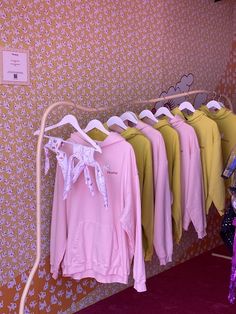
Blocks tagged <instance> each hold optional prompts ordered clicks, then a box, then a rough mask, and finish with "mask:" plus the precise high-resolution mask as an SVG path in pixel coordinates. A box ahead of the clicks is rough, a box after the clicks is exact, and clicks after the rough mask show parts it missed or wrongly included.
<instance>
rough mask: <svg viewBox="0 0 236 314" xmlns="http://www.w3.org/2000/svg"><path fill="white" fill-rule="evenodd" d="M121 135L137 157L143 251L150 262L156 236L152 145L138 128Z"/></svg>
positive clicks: (125, 131) (130, 129)
mask: <svg viewBox="0 0 236 314" xmlns="http://www.w3.org/2000/svg"><path fill="white" fill-rule="evenodd" d="M120 135H121V136H122V137H124V138H125V139H126V141H127V142H129V143H130V144H131V145H132V147H133V150H134V153H135V157H136V163H137V168H138V174H139V184H140V195H141V208H142V235H143V249H144V253H145V254H144V256H145V260H146V261H150V260H151V259H152V255H153V234H154V183H153V166H152V145H151V142H150V141H149V139H147V138H146V137H145V135H144V134H143V133H141V132H140V131H139V130H137V129H136V128H127V129H126V130H124V131H123V132H121V133H120Z"/></svg>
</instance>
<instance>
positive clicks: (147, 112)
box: [139, 109, 158, 123]
mask: <svg viewBox="0 0 236 314" xmlns="http://www.w3.org/2000/svg"><path fill="white" fill-rule="evenodd" d="M144 118H149V119H151V120H152V121H153V122H155V123H157V122H158V120H157V119H156V118H155V116H154V114H153V113H152V112H151V111H150V110H148V109H145V110H143V111H142V112H140V114H139V119H141V120H142V119H144Z"/></svg>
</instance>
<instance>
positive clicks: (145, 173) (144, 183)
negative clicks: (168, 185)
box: [87, 123, 154, 261]
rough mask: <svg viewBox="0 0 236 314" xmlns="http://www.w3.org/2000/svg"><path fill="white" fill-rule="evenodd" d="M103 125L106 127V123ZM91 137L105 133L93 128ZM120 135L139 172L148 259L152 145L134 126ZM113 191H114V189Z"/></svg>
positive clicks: (151, 227) (151, 223) (148, 256)
mask: <svg viewBox="0 0 236 314" xmlns="http://www.w3.org/2000/svg"><path fill="white" fill-rule="evenodd" d="M104 126H105V127H106V128H107V124H106V123H105V124H104ZM87 134H88V135H89V136H90V137H91V138H92V139H94V140H97V141H103V140H104V139H105V138H106V136H107V135H106V134H104V133H103V132H101V131H99V130H97V129H93V130H91V131H89V132H88V133H87ZM120 135H121V136H122V137H123V138H125V139H126V140H127V142H129V143H130V145H131V146H132V147H133V150H134V153H135V157H136V163H137V168H138V173H139V184H140V195H141V206H142V213H141V215H142V217H141V219H142V239H143V240H142V242H143V250H144V257H145V260H146V261H150V260H151V259H152V255H153V234H154V194H153V193H154V192H153V189H154V184H153V170H152V146H151V143H150V141H149V140H148V139H147V138H146V137H145V136H144V135H143V133H141V132H140V131H138V130H137V129H135V128H127V129H126V130H124V131H123V132H121V133H120ZM114 193H115V191H114Z"/></svg>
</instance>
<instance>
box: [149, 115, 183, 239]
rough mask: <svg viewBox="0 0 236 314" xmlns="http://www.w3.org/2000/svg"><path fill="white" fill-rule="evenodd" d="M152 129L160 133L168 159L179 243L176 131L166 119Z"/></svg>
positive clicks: (180, 214) (178, 171) (178, 173)
mask: <svg viewBox="0 0 236 314" xmlns="http://www.w3.org/2000/svg"><path fill="white" fill-rule="evenodd" d="M153 127H154V128H155V129H156V130H158V131H160V132H161V134H162V136H163V139H164V142H165V145H166V153H167V159H168V171H169V182H170V189H171V192H172V197H173V202H172V206H171V209H172V217H173V232H174V239H175V241H176V242H179V240H180V238H181V235H182V209H181V186H180V184H181V180H180V178H181V176H180V142H179V135H178V133H177V131H176V130H175V129H174V128H172V127H171V126H170V124H169V122H168V121H167V120H166V119H161V120H159V121H158V122H157V123H156V124H154V125H153Z"/></svg>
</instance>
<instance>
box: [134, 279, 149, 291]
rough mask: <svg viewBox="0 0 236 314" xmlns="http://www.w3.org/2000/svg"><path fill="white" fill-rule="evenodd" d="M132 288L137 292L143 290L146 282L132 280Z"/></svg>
mask: <svg viewBox="0 0 236 314" xmlns="http://www.w3.org/2000/svg"><path fill="white" fill-rule="evenodd" d="M134 289H135V290H137V291H138V292H145V291H147V287H146V282H145V281H143V282H136V281H135V282H134Z"/></svg>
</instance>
